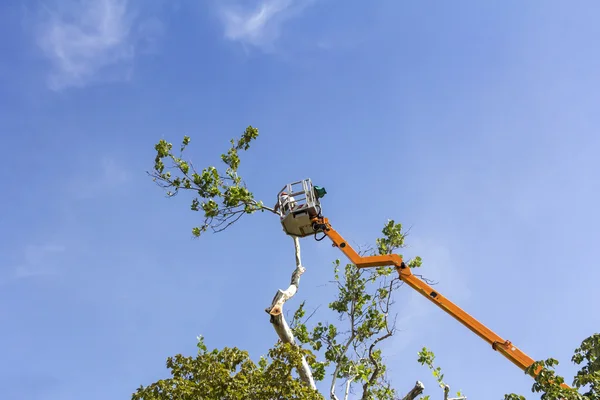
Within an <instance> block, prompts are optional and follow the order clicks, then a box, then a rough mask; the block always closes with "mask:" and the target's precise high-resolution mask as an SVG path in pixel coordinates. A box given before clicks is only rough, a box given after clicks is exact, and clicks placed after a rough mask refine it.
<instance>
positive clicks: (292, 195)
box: [276, 178, 327, 237]
mask: <svg viewBox="0 0 600 400" xmlns="http://www.w3.org/2000/svg"><path fill="white" fill-rule="evenodd" d="M325 194H327V191H326V190H325V188H323V187H319V186H313V184H312V181H311V180H310V178H307V179H304V180H301V181H297V182H292V183H288V184H287V185H285V186H284V187H283V189H281V190H280V191H279V193H278V194H277V206H276V209H277V212H278V213H279V217H280V220H281V225H282V226H283V230H284V231H285V233H287V234H288V235H291V236H297V237H305V236H309V235H312V234H314V231H313V228H312V222H311V220H312V219H313V218H315V217H317V216H319V215H321V202H320V201H319V199H320V198H321V197H323V196H325Z"/></svg>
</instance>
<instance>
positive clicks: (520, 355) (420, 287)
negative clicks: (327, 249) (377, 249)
mask: <svg viewBox="0 0 600 400" xmlns="http://www.w3.org/2000/svg"><path fill="white" fill-rule="evenodd" d="M312 222H313V229H314V230H315V231H316V232H323V233H324V234H325V235H326V236H327V237H329V239H331V241H332V242H333V246H334V247H337V248H338V249H340V250H341V251H342V253H344V254H345V255H346V257H348V258H349V259H350V261H351V262H352V263H353V264H356V266H357V267H358V268H369V267H379V266H392V265H393V266H394V267H395V268H396V270H397V271H398V275H399V277H400V279H401V280H402V281H404V282H406V284H407V285H408V286H410V287H412V288H413V289H415V290H416V291H417V292H419V293H421V294H422V295H423V296H424V297H426V298H427V299H429V300H430V301H431V302H432V303H434V304H435V305H437V306H438V307H440V308H441V309H442V310H444V311H446V312H447V313H448V314H450V315H451V316H452V317H454V318H455V319H456V320H458V322H460V323H461V324H463V325H464V326H466V327H467V328H469V329H470V330H471V331H472V332H474V333H475V334H476V335H477V336H479V337H480V338H482V339H483V340H485V341H486V342H487V343H489V344H490V345H492V348H493V349H494V350H496V351H499V352H500V353H502V355H504V357H506V358H508V359H509V360H510V361H511V362H512V363H513V364H515V365H516V366H517V367H519V368H521V369H522V370H524V371H525V370H526V369H527V368H528V367H530V366H531V365H532V364H533V363H534V362H535V361H534V360H533V359H532V358H531V357H529V356H528V355H527V354H525V353H524V352H523V351H521V350H520V349H518V348H517V347H516V346H514V345H513V344H512V343H511V342H510V341H508V340H505V339H503V338H501V337H500V336H499V335H497V334H496V333H495V332H493V331H492V330H490V329H489V328H487V327H486V326H485V325H483V324H482V323H481V322H479V321H477V320H476V319H475V318H473V317H472V316H470V315H469V314H467V313H466V312H465V311H463V310H462V309H461V308H460V307H459V306H457V305H456V304H454V303H453V302H451V301H450V300H448V299H447V298H445V297H444V296H442V295H441V294H440V293H439V292H438V291H437V290H434V289H433V288H432V287H431V286H429V285H428V284H427V283H425V282H423V281H422V280H421V279H419V278H418V277H416V276H415V275H413V273H412V272H411V270H410V268H408V266H407V265H406V264H405V263H404V262H403V261H402V257H400V256H399V255H398V254H389V255H379V256H367V257H362V256H360V255H359V254H358V253H357V252H356V251H355V250H354V249H353V248H352V247H351V246H350V245H349V244H348V242H346V241H345V240H344V238H343V237H342V236H341V235H340V234H339V233H337V232H336V230H335V229H333V228H332V227H331V224H330V223H329V220H328V219H327V218H323V217H317V218H314V219H313V220H312ZM540 369H541V368H538V369H537V370H536V371H535V372H534V373H533V376H536V375H537V374H538V373H539V371H540ZM562 386H563V387H567V388H568V386H567V385H566V384H562Z"/></svg>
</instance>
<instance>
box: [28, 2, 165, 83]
mask: <svg viewBox="0 0 600 400" xmlns="http://www.w3.org/2000/svg"><path fill="white" fill-rule="evenodd" d="M42 14H43V16H42V19H41V21H40V22H39V26H38V29H37V33H38V37H37V41H38V44H39V46H40V47H41V49H42V50H43V52H44V54H45V55H46V56H47V57H48V58H49V59H50V61H51V62H52V65H53V71H52V72H51V73H50V77H49V84H50V87H51V88H52V89H55V90H59V89H63V88H65V87H82V86H86V85H88V84H89V83H92V82H95V81H98V80H113V81H114V80H124V79H128V78H129V77H130V75H131V70H132V61H133V58H134V55H135V53H136V46H137V45H138V44H139V42H140V40H141V39H144V38H145V35H149V34H156V33H157V32H160V29H158V30H157V29H152V30H150V31H149V30H148V29H145V28H144V27H146V28H147V24H145V22H146V21H142V22H140V21H139V18H136V17H137V14H136V13H134V11H133V10H132V9H131V6H130V4H129V1H128V0H78V1H75V0H64V1H60V2H59V3H56V6H55V7H54V8H50V7H48V6H46V7H44V9H43V13H42ZM140 27H141V28H140Z"/></svg>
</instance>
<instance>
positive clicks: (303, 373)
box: [265, 237, 317, 389]
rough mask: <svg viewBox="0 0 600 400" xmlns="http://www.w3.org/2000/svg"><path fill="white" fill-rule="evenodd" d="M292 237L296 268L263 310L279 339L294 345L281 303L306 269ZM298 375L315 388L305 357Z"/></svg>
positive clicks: (289, 295) (298, 246) (292, 292)
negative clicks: (288, 283) (289, 280)
mask: <svg viewBox="0 0 600 400" xmlns="http://www.w3.org/2000/svg"><path fill="white" fill-rule="evenodd" d="M293 239H294V246H295V249H296V269H295V270H294V272H293V273H292V279H291V282H290V286H289V287H288V288H287V289H286V290H281V289H279V290H278V291H277V293H276V294H275V297H273V301H272V302H271V305H270V306H269V307H268V308H266V309H265V311H266V312H267V313H268V314H270V315H271V324H273V328H274V329H275V332H277V336H279V339H281V341H282V342H283V343H291V344H293V345H296V340H295V339H294V335H293V334H292V330H291V329H290V327H289V325H288V323H287V322H286V320H285V317H284V316H283V305H284V304H285V302H286V301H288V300H289V299H291V298H292V297H293V296H294V295H295V294H296V292H297V291H298V286H299V284H300V277H301V276H302V274H303V273H304V271H306V269H305V268H304V267H303V266H302V261H301V259H300V241H299V240H298V238H297V237H293ZM298 375H300V379H302V381H303V382H305V383H306V384H307V385H309V386H310V387H311V388H313V389H316V388H317V387H316V385H315V380H314V379H313V376H312V371H311V370H310V366H309V365H308V363H307V362H306V358H305V357H302V368H300V370H299V371H298Z"/></svg>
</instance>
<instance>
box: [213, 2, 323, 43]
mask: <svg viewBox="0 0 600 400" xmlns="http://www.w3.org/2000/svg"><path fill="white" fill-rule="evenodd" d="M312 1H313V0H261V1H259V2H258V4H256V5H255V6H254V7H253V8H250V9H249V8H248V6H247V2H243V4H244V6H241V4H242V2H238V3H231V2H227V4H224V2H221V3H220V4H219V15H220V17H221V21H222V22H223V25H224V29H225V37H226V38H227V39H229V40H232V41H238V42H240V43H242V44H244V45H252V46H255V47H258V48H261V49H262V50H265V51H270V50H272V48H273V44H274V42H275V41H276V40H277V39H278V38H279V36H280V34H281V27H282V24H283V23H284V22H285V21H287V20H289V19H290V18H293V17H295V16H298V15H299V13H300V12H301V11H302V10H303V9H304V8H305V7H306V6H307V5H308V4H309V3H311V2H312Z"/></svg>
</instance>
